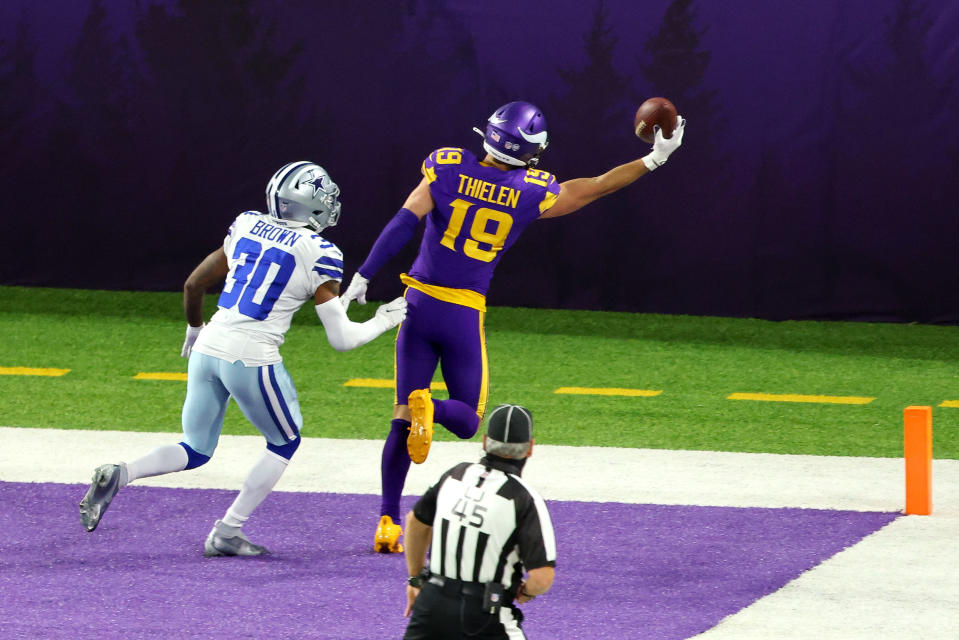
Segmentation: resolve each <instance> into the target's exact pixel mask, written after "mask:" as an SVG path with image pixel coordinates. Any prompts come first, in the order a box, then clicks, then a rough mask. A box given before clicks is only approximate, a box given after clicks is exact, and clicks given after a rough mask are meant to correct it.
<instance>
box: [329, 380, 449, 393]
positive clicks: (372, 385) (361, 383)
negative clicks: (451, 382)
mask: <svg viewBox="0 0 959 640" xmlns="http://www.w3.org/2000/svg"><path fill="white" fill-rule="evenodd" d="M343 386H344V387H365V388H368V389H392V388H393V381H392V380H384V379H382V378H350V379H349V380H347V381H346V382H344V383H343ZM430 389H432V390H434V391H437V390H439V391H446V383H445V382H431V383H430Z"/></svg>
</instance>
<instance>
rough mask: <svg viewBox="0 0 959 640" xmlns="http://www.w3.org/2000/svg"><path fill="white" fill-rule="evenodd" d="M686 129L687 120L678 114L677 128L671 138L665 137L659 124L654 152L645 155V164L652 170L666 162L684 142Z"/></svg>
mask: <svg viewBox="0 0 959 640" xmlns="http://www.w3.org/2000/svg"><path fill="white" fill-rule="evenodd" d="M685 129H686V121H685V120H684V119H683V117H682V116H676V128H675V129H673V135H672V137H671V138H669V139H666V138H664V137H663V132H662V131H661V130H660V128H659V126H657V127H656V141H655V142H653V152H652V153H650V154H649V155H647V156H644V157H643V159H642V160H643V164H645V165H646V168H647V169H649V170H650V171H653V170H654V169H656V168H658V167H661V166H663V165H664V164H666V160H667V159H668V158H669V156H670V154H672V153H673V151H675V150H676V149H678V148H679V146H680V145H681V144H683V131H684V130H685Z"/></svg>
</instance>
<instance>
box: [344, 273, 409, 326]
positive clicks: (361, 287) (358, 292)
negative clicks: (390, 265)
mask: <svg viewBox="0 0 959 640" xmlns="http://www.w3.org/2000/svg"><path fill="white" fill-rule="evenodd" d="M369 282H370V281H369V280H367V279H366V278H364V277H363V276H361V275H360V274H359V273H354V274H353V279H352V280H350V286H348V287H347V288H346V293H344V294H343V295H341V296H340V302H341V303H342V304H343V309H349V308H350V302H352V301H353V300H356V301H357V302H358V303H360V304H366V285H368V284H369ZM377 313H379V312H377ZM393 326H396V325H393Z"/></svg>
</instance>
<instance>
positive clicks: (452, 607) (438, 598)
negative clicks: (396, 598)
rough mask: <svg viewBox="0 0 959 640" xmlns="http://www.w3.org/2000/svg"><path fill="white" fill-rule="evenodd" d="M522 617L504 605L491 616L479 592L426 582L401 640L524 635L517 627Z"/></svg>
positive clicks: (504, 639)
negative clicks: (467, 592)
mask: <svg viewBox="0 0 959 640" xmlns="http://www.w3.org/2000/svg"><path fill="white" fill-rule="evenodd" d="M503 619H505V620H506V624H505V625H504V623H503V622H502V621H501V620H503ZM522 620H523V614H522V612H521V611H520V610H519V609H517V608H516V607H513V606H504V607H503V608H502V611H501V613H499V614H496V615H492V614H490V612H489V611H485V610H484V609H483V596H482V594H479V595H465V594H463V593H454V592H453V590H452V589H444V588H443V587H440V586H438V585H435V584H433V583H431V582H427V583H426V584H424V585H423V589H422V590H421V591H420V595H419V596H417V598H416V602H414V603H413V611H412V613H411V614H410V624H409V626H407V627H406V634H405V635H404V636H403V640H451V639H457V640H458V639H463V640H466V639H469V640H513V639H514V638H525V637H526V636H525V635H523V631H522V629H521V628H520V623H521V622H522ZM507 627H509V629H507ZM509 630H512V635H510V634H509Z"/></svg>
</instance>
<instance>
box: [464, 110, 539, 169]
mask: <svg viewBox="0 0 959 640" xmlns="http://www.w3.org/2000/svg"><path fill="white" fill-rule="evenodd" d="M473 131H475V132H476V133H478V134H480V135H481V136H483V148H484V149H486V152H487V153H488V154H490V155H491V156H493V157H494V158H496V159H497V160H499V161H500V162H505V163H506V164H509V165H513V166H515V167H526V166H529V167H535V166H536V164H537V163H538V162H539V154H541V153H542V152H543V150H544V149H546V145H548V144H549V136H548V134H547V133H546V116H544V115H543V112H542V111H540V110H539V107H537V106H536V105H534V104H530V103H529V102H523V101H521V100H518V101H516V102H510V103H509V104H504V105H503V106H502V107H500V108H499V109H497V110H496V111H494V112H493V115H491V116H490V117H489V120H487V121H486V133H483V132H482V131H480V129H479V127H473Z"/></svg>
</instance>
